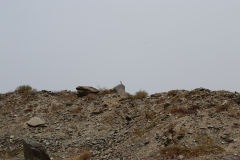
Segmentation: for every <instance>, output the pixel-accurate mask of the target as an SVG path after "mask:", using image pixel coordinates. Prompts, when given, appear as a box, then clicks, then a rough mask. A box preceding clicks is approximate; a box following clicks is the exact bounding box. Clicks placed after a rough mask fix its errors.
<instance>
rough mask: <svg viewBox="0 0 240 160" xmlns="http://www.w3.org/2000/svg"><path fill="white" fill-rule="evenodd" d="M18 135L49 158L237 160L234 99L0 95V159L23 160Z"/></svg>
mask: <svg viewBox="0 0 240 160" xmlns="http://www.w3.org/2000/svg"><path fill="white" fill-rule="evenodd" d="M33 117H35V118H36V117H37V120H39V119H40V120H41V121H40V123H39V124H38V122H39V121H37V122H36V121H35V122H30V121H29V120H30V119H31V118H33ZM35 120H36V119H35ZM34 123H35V124H34ZM24 138H31V139H33V140H35V141H37V142H39V143H41V144H42V145H43V146H44V147H45V148H46V149H47V152H48V154H49V155H50V157H51V159H53V160H66V159H69V158H71V157H77V156H78V155H81V154H84V153H88V154H89V153H91V158H90V159H91V160H111V159H113V160H176V159H191V160H202V159H209V160H213V159H216V160H220V159H226V160H227V159H228V160H230V159H232V160H233V159H236V160H237V159H238V160H240V158H239V156H240V94H239V93H237V92H235V93H233V92H228V91H210V90H208V89H204V88H198V89H195V90H192V91H186V90H173V91H169V92H164V93H157V94H153V95H151V96H139V97H138V96H132V95H129V94H124V95H118V94H116V93H115V92H112V91H107V90H105V91H104V92H99V93H96V94H89V95H87V96H85V97H78V96H77V93H75V92H71V91H61V92H51V91H34V90H31V91H30V92H29V91H27V92H17V91H15V92H11V93H6V94H0V159H1V160H4V159H6V160H7V159H9V160H23V159H24V155H23V146H22V139H24ZM89 155H90V154H89Z"/></svg>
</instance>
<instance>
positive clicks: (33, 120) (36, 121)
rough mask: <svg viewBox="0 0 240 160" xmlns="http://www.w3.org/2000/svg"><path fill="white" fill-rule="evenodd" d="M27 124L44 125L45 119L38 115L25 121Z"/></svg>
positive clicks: (32, 125) (33, 125)
mask: <svg viewBox="0 0 240 160" xmlns="http://www.w3.org/2000/svg"><path fill="white" fill-rule="evenodd" d="M27 124H28V125H29V126H31V127H38V126H44V125H45V121H44V120H42V119H41V118H39V117H33V118H31V119H30V120H29V121H27Z"/></svg>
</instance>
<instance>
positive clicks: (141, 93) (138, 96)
mask: <svg viewBox="0 0 240 160" xmlns="http://www.w3.org/2000/svg"><path fill="white" fill-rule="evenodd" d="M147 96H148V93H147V92H146V91H138V92H136V94H135V96H134V97H135V99H143V98H146V97H147Z"/></svg>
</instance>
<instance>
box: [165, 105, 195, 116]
mask: <svg viewBox="0 0 240 160" xmlns="http://www.w3.org/2000/svg"><path fill="white" fill-rule="evenodd" d="M198 109H199V107H198V106H191V107H189V108H187V107H177V106H174V107H172V108H170V109H169V113H172V114H183V115H185V114H196V113H197V110H198Z"/></svg>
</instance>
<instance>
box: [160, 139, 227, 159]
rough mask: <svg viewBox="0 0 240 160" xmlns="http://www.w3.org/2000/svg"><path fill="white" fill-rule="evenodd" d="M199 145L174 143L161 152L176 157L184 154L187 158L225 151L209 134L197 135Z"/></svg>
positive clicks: (166, 155)
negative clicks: (186, 145)
mask: <svg viewBox="0 0 240 160" xmlns="http://www.w3.org/2000/svg"><path fill="white" fill-rule="evenodd" d="M196 138H197V139H198V140H199V143H200V144H199V145H197V146H195V147H192V148H190V147H185V146H179V145H173V146H169V147H165V148H162V149H161V153H162V154H163V155H164V156H165V157H172V158H176V157H178V156H179V155H183V156H184V157H185V158H191V157H198V156H201V155H210V154H219V153H222V152H223V151H224V149H223V148H221V147H220V146H217V145H215V144H214V143H213V140H212V138H211V137H209V136H207V135H197V137H196Z"/></svg>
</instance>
